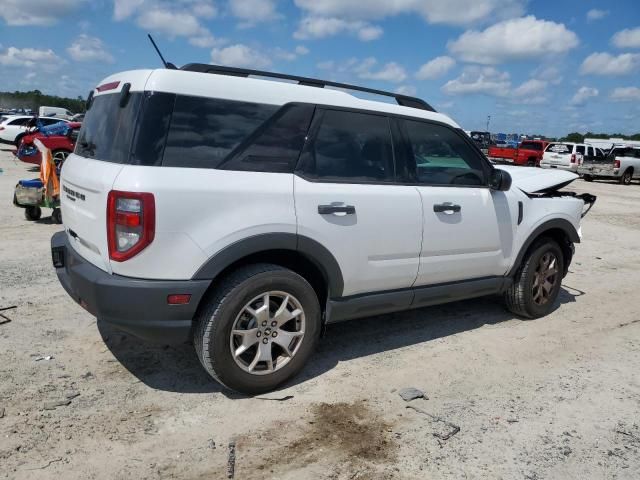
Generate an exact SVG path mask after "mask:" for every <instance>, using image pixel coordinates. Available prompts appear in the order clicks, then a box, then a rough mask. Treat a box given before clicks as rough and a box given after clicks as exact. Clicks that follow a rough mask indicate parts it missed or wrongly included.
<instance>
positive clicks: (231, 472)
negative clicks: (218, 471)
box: [227, 442, 236, 478]
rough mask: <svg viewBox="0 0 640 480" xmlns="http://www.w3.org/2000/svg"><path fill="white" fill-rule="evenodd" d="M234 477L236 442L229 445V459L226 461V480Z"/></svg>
mask: <svg viewBox="0 0 640 480" xmlns="http://www.w3.org/2000/svg"><path fill="white" fill-rule="evenodd" d="M235 475H236V442H230V443H229V458H228V459H227V478H234V477H235Z"/></svg>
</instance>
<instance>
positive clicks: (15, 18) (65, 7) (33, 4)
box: [0, 0, 85, 26]
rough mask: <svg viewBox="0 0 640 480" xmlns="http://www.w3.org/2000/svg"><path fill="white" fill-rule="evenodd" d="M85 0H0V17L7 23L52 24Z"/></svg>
mask: <svg viewBox="0 0 640 480" xmlns="http://www.w3.org/2000/svg"><path fill="white" fill-rule="evenodd" d="M84 1H85V0H80V1H78V0H2V5H0V17H2V18H3V19H4V21H5V22H6V24H7V25H13V26H23V25H53V24H55V23H57V22H58V21H59V20H60V19H61V18H62V17H64V16H66V15H68V14H69V13H71V12H72V11H73V10H75V9H77V8H80V7H82V6H83V5H82V4H83V3H84Z"/></svg>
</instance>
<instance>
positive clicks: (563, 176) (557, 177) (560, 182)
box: [498, 165, 578, 193]
mask: <svg viewBox="0 0 640 480" xmlns="http://www.w3.org/2000/svg"><path fill="white" fill-rule="evenodd" d="M498 168H499V169H500V170H504V171H505V172H509V175H511V179H512V180H513V185H514V186H515V187H517V188H519V189H520V190H522V191H523V192H525V193H537V192H541V191H543V190H554V189H559V188H562V187H564V186H566V185H569V184H570V183H571V182H573V181H574V180H575V179H576V178H578V175H576V174H575V173H571V172H567V171H566V170H556V169H545V168H534V167H517V166H503V165H500V167H498Z"/></svg>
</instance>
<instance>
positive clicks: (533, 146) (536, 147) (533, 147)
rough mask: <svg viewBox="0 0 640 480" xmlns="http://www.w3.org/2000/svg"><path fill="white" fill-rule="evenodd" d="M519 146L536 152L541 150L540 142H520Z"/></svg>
mask: <svg viewBox="0 0 640 480" xmlns="http://www.w3.org/2000/svg"><path fill="white" fill-rule="evenodd" d="M520 148H522V149H523V150H536V151H538V152H541V151H542V144H541V143H538V142H522V143H521V144H520Z"/></svg>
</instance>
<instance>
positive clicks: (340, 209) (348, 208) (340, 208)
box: [318, 205, 356, 215]
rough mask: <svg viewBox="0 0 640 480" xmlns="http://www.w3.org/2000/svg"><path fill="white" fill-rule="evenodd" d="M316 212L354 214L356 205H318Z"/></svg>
mask: <svg viewBox="0 0 640 480" xmlns="http://www.w3.org/2000/svg"><path fill="white" fill-rule="evenodd" d="M318 213H319V214H320V215H331V214H332V213H345V214H347V215H354V214H355V213H356V207H354V206H353V205H318Z"/></svg>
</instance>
